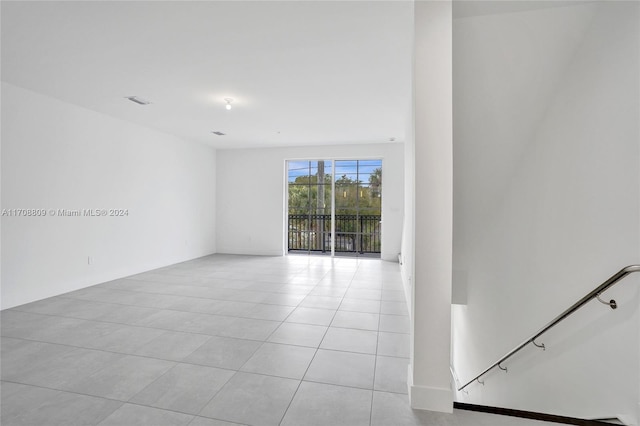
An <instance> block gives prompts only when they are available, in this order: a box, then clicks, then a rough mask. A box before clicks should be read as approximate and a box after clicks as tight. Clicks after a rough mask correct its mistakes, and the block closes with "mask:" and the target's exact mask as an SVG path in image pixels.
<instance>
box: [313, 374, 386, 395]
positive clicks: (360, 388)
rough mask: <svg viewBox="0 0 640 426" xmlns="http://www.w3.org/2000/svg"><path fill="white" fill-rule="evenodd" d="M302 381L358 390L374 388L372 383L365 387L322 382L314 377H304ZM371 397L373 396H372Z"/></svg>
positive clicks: (371, 390)
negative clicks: (311, 378)
mask: <svg viewBox="0 0 640 426" xmlns="http://www.w3.org/2000/svg"><path fill="white" fill-rule="evenodd" d="M302 382H303V383H304V382H306V383H316V384H319V385H330V386H339V387H341V388H347V389H359V390H365V391H370V392H373V391H374V390H375V389H374V388H373V386H374V384H373V383H372V384H371V387H370V388H365V387H362V386H349V385H344V384H338V383H332V382H323V381H322V380H318V379H314V380H310V379H306V378H303V379H302ZM372 399H373V398H372Z"/></svg>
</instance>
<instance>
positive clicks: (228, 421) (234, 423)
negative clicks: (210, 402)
mask: <svg viewBox="0 0 640 426" xmlns="http://www.w3.org/2000/svg"><path fill="white" fill-rule="evenodd" d="M205 407H206V406H205ZM192 416H193V419H192V420H191V422H190V423H189V424H188V425H187V426H189V425H190V424H191V423H192V422H193V420H195V419H196V418H201V419H206V420H218V421H220V422H226V423H229V424H230V425H237V426H248V425H245V424H243V423H236V422H232V421H231V420H224V419H221V418H219V417H207V416H204V415H202V414H192Z"/></svg>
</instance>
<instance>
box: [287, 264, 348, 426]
mask: <svg viewBox="0 0 640 426" xmlns="http://www.w3.org/2000/svg"><path fill="white" fill-rule="evenodd" d="M356 271H357V268H356ZM328 273H329V272H327V273H325V274H324V275H323V279H324V277H326V275H327V274H328ZM354 275H355V272H354ZM352 280H353V277H352V278H351V280H350V281H349V286H348V287H347V291H348V289H349V287H350V286H351V281H352ZM320 281H322V280H320ZM317 286H318V285H317V284H316V287H317ZM314 288H315V287H314ZM345 293H346V292H345ZM303 300H304V299H303ZM342 300H344V296H343V297H342V299H341V300H340V304H342ZM339 309H340V305H338V307H337V308H336V310H335V312H334V313H333V317H332V318H331V321H330V322H329V325H328V326H327V329H326V330H325V332H324V334H323V335H322V339H320V342H319V343H318V347H317V348H316V350H315V352H314V353H313V357H311V361H310V362H309V365H307V368H306V369H305V371H304V374H303V375H302V378H301V379H300V382H299V383H298V386H297V387H296V390H295V392H294V393H293V395H292V397H291V400H290V401H289V404H288V405H287V408H286V409H285V410H284V414H282V418H281V419H280V421H279V422H278V425H281V424H282V422H283V421H284V419H285V417H286V416H287V413H288V412H289V408H291V404H293V400H294V399H295V397H296V395H297V394H298V391H299V390H300V386H302V382H304V381H305V380H304V378H305V376H306V375H307V373H308V372H309V369H310V368H311V364H313V361H314V360H315V359H316V356H317V355H318V351H319V350H320V345H322V342H323V341H324V339H325V337H326V336H327V333H328V332H329V327H331V323H333V320H334V319H335V317H336V315H337V313H338V310H339Z"/></svg>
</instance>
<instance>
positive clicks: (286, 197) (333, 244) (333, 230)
mask: <svg viewBox="0 0 640 426" xmlns="http://www.w3.org/2000/svg"><path fill="white" fill-rule="evenodd" d="M375 160H379V161H380V168H381V170H382V176H384V158H383V157H379V156H375V157H361V156H359V157H355V158H354V157H352V158H345V157H341V158H335V157H333V158H331V157H330V158H327V157H325V158H324V159H319V158H317V157H316V158H288V159H285V160H284V188H283V190H284V197H283V198H284V203H283V211H284V214H283V225H284V226H283V229H284V230H285V232H284V233H283V253H284V254H285V255H289V254H292V253H291V252H290V251H289V163H290V162H293V161H307V162H312V161H316V162H317V161H324V162H331V238H330V245H331V254H330V257H331V258H334V257H336V250H335V249H336V220H335V218H336V199H335V198H336V192H335V190H336V162H337V161H375ZM382 211H383V208H382V202H381V203H380V231H379V233H380V255H382V219H383V217H382V216H383V215H382ZM323 238H324V236H323ZM303 253H304V252H303ZM306 253H307V255H311V254H313V251H312V250H311V245H309V246H308V248H307V250H306ZM340 257H343V256H340ZM344 257H347V256H344ZM353 257H362V256H361V255H359V253H358V252H357V251H355V252H354V256H353Z"/></svg>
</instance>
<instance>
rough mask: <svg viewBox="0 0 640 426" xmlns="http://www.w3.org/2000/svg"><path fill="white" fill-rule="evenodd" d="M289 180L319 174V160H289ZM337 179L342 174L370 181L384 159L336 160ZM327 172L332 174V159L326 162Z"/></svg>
mask: <svg viewBox="0 0 640 426" xmlns="http://www.w3.org/2000/svg"><path fill="white" fill-rule="evenodd" d="M288 164H289V167H288V181H289V182H295V180H296V178H298V177H300V176H315V175H317V174H318V161H308V160H299V161H289V162H288ZM335 166H336V173H335V179H336V180H338V179H340V178H341V177H342V176H346V177H348V178H351V179H352V180H354V181H355V180H356V179H357V180H359V181H360V182H362V183H364V184H366V183H368V182H369V176H370V175H371V174H373V173H374V171H375V170H376V169H379V168H382V160H336V161H335ZM324 172H325V174H328V175H330V174H332V172H333V170H332V161H331V160H326V161H325V163H324Z"/></svg>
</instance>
